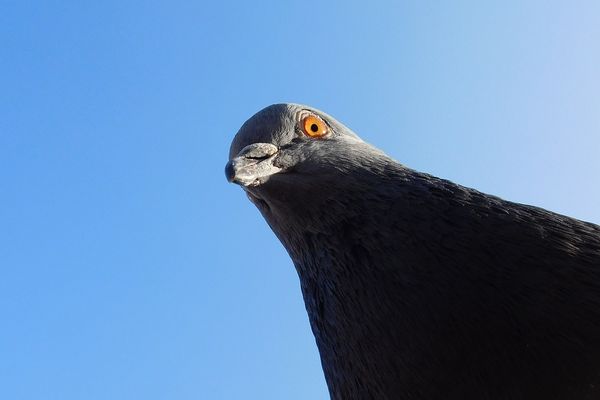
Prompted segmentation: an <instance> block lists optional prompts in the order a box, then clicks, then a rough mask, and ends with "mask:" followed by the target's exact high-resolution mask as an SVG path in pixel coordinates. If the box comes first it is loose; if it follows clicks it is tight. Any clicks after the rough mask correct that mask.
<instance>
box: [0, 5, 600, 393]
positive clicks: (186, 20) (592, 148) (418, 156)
mask: <svg viewBox="0 0 600 400" xmlns="http://www.w3.org/2000/svg"><path fill="white" fill-rule="evenodd" d="M283 101H292V102H299V103H306V104H310V105H312V106H315V107H318V108H320V109H322V110H324V111H326V112H327V113H330V114H332V115H333V116H335V117H336V118H338V119H339V120H340V121H342V122H344V123H346V124H347V125H348V126H349V127H350V128H352V129H353V130H354V131H356V132H357V133H358V134H359V135H361V136H362V137H363V138H364V139H365V140H367V141H369V142H371V143H373V144H374V145H376V146H377V147H379V148H382V149H384V150H385V151H386V152H387V153H388V154H390V155H392V156H393V157H395V158H396V159H397V160H399V161H400V162H402V163H404V164H406V165H408V166H410V167H413V168H416V169H419V170H422V171H425V172H429V173H432V174H434V175H437V176H441V177H444V178H449V179H451V180H454V181H456V182H458V183H461V184H464V185H467V186H471V187H475V188H477V189H479V190H482V191H484V192H488V193H491V194H496V195H500V196H501V197H504V198H507V199H510V200H514V201H519V202H525V203H529V204H534V205H538V206H543V207H545V208H549V209H551V210H553V211H557V212H560V213H565V214H568V215H571V216H575V217H578V218H581V219H584V220H588V221H592V222H595V223H600V206H599V205H600V178H599V173H600V3H599V2H597V1H572V2H564V1H561V2H559V1H549V2H548V1H527V0H525V1H522V0H519V1H502V2H495V3H494V5H489V4H488V5H484V4H483V3H482V2H479V1H452V2H440V1H438V2H423V1H387V2H376V3H375V4H372V3H362V2H353V1H338V2H327V3H324V2H306V1H302V2H295V1H292V2H283V1H266V2H246V1H244V2H242V1H238V2H231V1H229V2H227V1H223V2H214V3H208V2H186V1H169V2H167V1H163V2H159V1H148V2H137V1H103V2H82V1H45V2H24V1H2V2H0V226H1V227H2V229H0V320H1V321H2V325H1V326H0V398H2V399H11V400H19V399H32V400H33V399H44V400H51V399H56V400H80V399H86V400H95V399H111V400H121V399H122V400H126V399H127V400H131V399H144V400H155V399H156V400H158V399H165V400H167V399H169V400H170V399H177V400H186V399H190V400H191V399H236V400H237V399H261V400H268V399H274V400H275V399H291V400H294V399H298V400H300V399H302V400H303V399H326V398H327V389H326V386H325V382H324V379H323V375H322V371H321V367H320V362H319V358H318V353H317V350H316V346H315V343H314V339H313V336H312V333H311V332H310V328H309V324H308V319H307V316H306V312H305V310H304V304H303V301H302V297H301V293H300V288H299V284H298V279H297V276H296V272H295V270H294V268H293V266H292V264H291V262H290V260H289V258H288V257H287V254H286V253H285V251H284V250H283V248H282V246H281V245H280V244H279V242H278V241H277V239H276V238H275V236H274V235H273V234H272V233H271V231H270V230H269V228H268V226H267V225H266V223H265V222H264V221H263V220H262V218H261V217H260V215H259V213H258V211H257V210H255V209H254V207H253V206H252V205H251V204H250V203H249V202H248V201H247V199H246V198H245V196H244V194H243V193H242V191H241V190H240V189H239V188H238V187H235V186H234V185H230V184H227V182H226V180H225V176H224V173H223V167H224V165H225V162H226V161H227V154H228V148H229V143H230V141H231V139H232V137H233V135H234V134H235V132H236V131H237V129H238V128H239V126H240V125H241V124H242V123H243V122H244V121H245V120H246V119H247V118H248V117H250V116H251V115H252V114H253V113H254V112H256V111H258V110H259V109H260V108H262V107H264V106H266V105H269V104H271V103H276V102H283Z"/></svg>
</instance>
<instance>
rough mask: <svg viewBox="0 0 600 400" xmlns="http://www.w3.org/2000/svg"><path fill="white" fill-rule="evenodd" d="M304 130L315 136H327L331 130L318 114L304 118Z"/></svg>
mask: <svg viewBox="0 0 600 400" xmlns="http://www.w3.org/2000/svg"><path fill="white" fill-rule="evenodd" d="M302 130H303V131H304V133H305V134H307V135H308V136H310V137H314V138H317V137H321V136H325V135H326V134H327V133H328V132H329V129H327V125H325V122H323V120H321V118H319V117H317V116H316V115H309V116H308V117H306V118H304V120H303V121H302Z"/></svg>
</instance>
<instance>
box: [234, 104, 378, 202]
mask: <svg viewBox="0 0 600 400" xmlns="http://www.w3.org/2000/svg"><path fill="white" fill-rule="evenodd" d="M377 160H379V161H380V162H378V161H377ZM382 160H389V158H388V157H387V156H385V154H383V153H382V152H381V151H379V150H377V149H375V148H374V147H372V146H371V145H369V144H367V143H365V142H364V141H362V140H361V139H360V138H359V137H358V136H357V135H356V134H355V133H354V132H352V131H351V130H350V129H348V128H347V127H345V126H344V125H343V124H341V123H340V122H338V121H336V120H335V119H334V118H333V117H331V116H329V115H327V114H326V113H324V112H322V111H319V110H317V109H314V108H311V107H308V106H303V105H299V104H275V105H271V106H269V107H266V108H264V109H263V110H261V111H259V112H258V113H256V114H255V115H254V116H252V117H251V118H250V119H249V120H248V121H246V122H245V123H244V124H243V125H242V127H241V128H240V130H239V131H238V133H237V134H236V136H235V138H234V139H233V142H232V144H231V149H230V152H229V162H228V163H227V166H226V167H225V174H226V176H227V179H228V180H229V181H230V182H233V183H236V184H238V185H240V186H241V187H243V188H244V190H245V191H246V193H247V194H248V197H249V198H250V200H251V201H253V202H254V203H255V204H256V205H257V206H258V207H259V208H260V209H261V211H264V210H263V209H264V208H265V207H266V208H269V207H273V206H275V207H277V206H278V205H280V206H283V205H284V204H285V206H286V207H294V209H295V210H298V207H300V208H302V207H306V206H314V205H315V204H314V201H325V200H326V199H327V198H329V197H332V196H328V193H329V194H333V193H334V192H336V191H338V190H344V191H348V190H351V189H352V186H356V185H358V184H359V181H360V179H359V178H360V176H361V175H365V174H368V171H369V170H373V169H374V168H377V167H378V166H381V161H382ZM349 173H352V174H351V175H352V177H353V178H354V179H348V176H349ZM363 189H364V188H363Z"/></svg>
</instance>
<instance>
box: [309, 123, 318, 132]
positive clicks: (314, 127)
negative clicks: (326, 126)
mask: <svg viewBox="0 0 600 400" xmlns="http://www.w3.org/2000/svg"><path fill="white" fill-rule="evenodd" d="M310 130H311V131H313V132H315V133H316V132H318V131H319V126H318V125H317V124H312V125H311V126H310Z"/></svg>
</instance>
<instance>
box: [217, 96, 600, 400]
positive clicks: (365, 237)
mask: <svg viewBox="0 0 600 400" xmlns="http://www.w3.org/2000/svg"><path fill="white" fill-rule="evenodd" d="M306 115H316V116H317V117H320V118H321V119H322V120H323V121H324V123H325V124H326V125H327V129H328V131H329V132H328V133H327V135H325V136H323V137H319V138H311V137H309V136H307V135H306V134H305V133H304V132H303V131H302V125H301V124H302V121H303V118H304V117H305V116H306ZM260 143H262V144H269V145H270V147H269V146H264V145H262V147H261V146H258V145H257V144H260ZM257 146H258V147H257ZM261 149H263V150H261ZM264 149H267V150H264ZM261 151H262V153H261ZM247 154H251V156H247ZM226 173H227V175H228V178H229V179H230V180H232V181H234V182H237V183H239V184H240V185H242V186H243V187H244V189H245V191H246V192H247V194H248V196H249V198H250V199H251V200H252V201H253V202H254V204H255V205H256V206H257V207H258V209H259V210H260V212H261V213H262V215H263V216H264V218H265V219H266V221H267V222H268V224H269V225H270V227H271V228H272V229H273V231H274V232H275V234H276V235H277V237H278V238H279V240H280V241H281V242H282V243H283V245H284V247H285V248H286V250H287V251H288V253H289V255H290V257H291V259H292V261H293V263H294V265H295V267H296V270H297V272H298V275H299V277H300V283H301V288H302V294H303V296H304V300H305V304H306V309H307V312H308V315H309V319H310V323H311V327H312V330H313V333H314V335H315V338H316V342H317V345H318V348H319V352H320V355H321V361H322V365H323V370H324V373H325V377H326V380H327V384H328V387H329V391H330V394H331V397H332V398H334V399H428V400H433V399H446V400H447V399H557V400H558V399H565V400H567V399H568V400H573V399H597V398H600V227H598V226H597V225H594V224H591V223H587V222H582V221H579V220H576V219H573V218H569V217H566V216H562V215H559V214H555V213H552V212H549V211H546V210H543V209H540V208H536V207H531V206H527V205H522V204H516V203H512V202H509V201H505V200H502V199H500V198H498V197H494V196H490V195H487V194H483V193H481V192H478V191H476V190H473V189H469V188H466V187H463V186H460V185H457V184H454V183H452V182H449V181H446V180H443V179H438V178H436V177H433V176H431V175H427V174H423V173H420V172H417V171H414V170H412V169H409V168H407V167H405V166H403V165H401V164H399V163H398V162H396V161H394V160H392V159H391V158H389V157H388V156H386V155H385V154H384V153H383V152H381V151H380V150H377V149H376V148H374V147H372V146H371V145H369V144H367V143H365V142H363V141H362V140H361V139H360V138H358V136H356V135H355V134H354V133H353V132H351V131H350V130H349V129H348V128H346V127H345V126H343V125H342V124H340V123H339V122H337V121H336V120H335V119H333V118H332V117H330V116H328V115H327V114H324V113H322V112H320V111H318V110H315V109H312V108H310V107H305V106H301V105H295V104H278V105H273V106H270V107H267V108H265V109H264V110H262V111H260V112H259V113H257V114H256V115H254V116H253V117H252V118H250V119H249V120H248V121H247V122H246V123H245V124H244V125H243V126H242V127H241V129H240V131H239V132H238V133H237V135H236V137H235V139H234V140H233V143H232V145H231V151H230V162H229V163H228V165H227V168H226Z"/></svg>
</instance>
